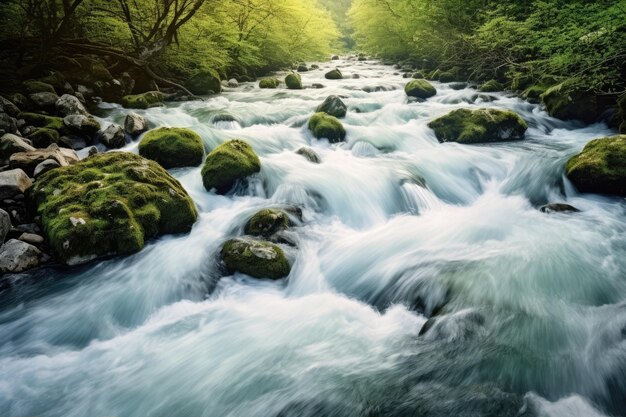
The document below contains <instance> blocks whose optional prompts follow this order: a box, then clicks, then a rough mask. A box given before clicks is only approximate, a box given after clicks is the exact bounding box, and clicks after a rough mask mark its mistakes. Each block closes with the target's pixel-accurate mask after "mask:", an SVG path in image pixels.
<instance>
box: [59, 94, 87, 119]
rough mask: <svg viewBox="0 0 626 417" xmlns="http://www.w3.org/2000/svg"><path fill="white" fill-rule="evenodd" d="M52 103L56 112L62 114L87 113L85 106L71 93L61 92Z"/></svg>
mask: <svg viewBox="0 0 626 417" xmlns="http://www.w3.org/2000/svg"><path fill="white" fill-rule="evenodd" d="M54 105H55V107H56V110H57V113H59V114H61V115H62V116H69V115H70V114H83V115H88V114H89V113H88V112H87V110H86V109H85V106H83V103H81V102H80V100H79V99H78V98H77V97H76V96H73V95H71V94H63V95H62V96H61V97H60V98H59V99H58V100H57V101H56V103H55V104H54Z"/></svg>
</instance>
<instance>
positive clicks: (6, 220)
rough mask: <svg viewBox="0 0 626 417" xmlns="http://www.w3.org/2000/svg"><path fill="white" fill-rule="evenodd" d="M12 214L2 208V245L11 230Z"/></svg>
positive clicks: (0, 233) (0, 234) (0, 238)
mask: <svg viewBox="0 0 626 417" xmlns="http://www.w3.org/2000/svg"><path fill="white" fill-rule="evenodd" d="M11 227H13V226H12V225H11V216H9V213H7V212H6V211H4V210H2V209H0V245H2V243H4V239H6V238H7V233H9V231H10V230H11Z"/></svg>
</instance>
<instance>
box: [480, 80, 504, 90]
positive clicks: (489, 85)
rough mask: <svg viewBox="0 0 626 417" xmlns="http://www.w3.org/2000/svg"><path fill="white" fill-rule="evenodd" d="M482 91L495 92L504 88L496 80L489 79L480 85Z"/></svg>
mask: <svg viewBox="0 0 626 417" xmlns="http://www.w3.org/2000/svg"><path fill="white" fill-rule="evenodd" d="M479 90H480V91H482V92H483V93H495V92H498V91H502V90H504V86H503V85H502V84H501V83H499V82H498V81H496V80H489V81H487V82H486V83H484V84H483V85H481V86H480V89H479Z"/></svg>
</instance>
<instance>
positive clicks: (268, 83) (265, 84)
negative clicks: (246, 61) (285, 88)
mask: <svg viewBox="0 0 626 417" xmlns="http://www.w3.org/2000/svg"><path fill="white" fill-rule="evenodd" d="M279 85H280V81H279V80H278V79H277V78H263V79H262V80H261V81H259V88H278V86H279Z"/></svg>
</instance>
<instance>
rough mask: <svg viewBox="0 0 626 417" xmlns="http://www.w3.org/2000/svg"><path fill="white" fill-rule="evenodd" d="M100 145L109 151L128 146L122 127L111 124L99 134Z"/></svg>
mask: <svg viewBox="0 0 626 417" xmlns="http://www.w3.org/2000/svg"><path fill="white" fill-rule="evenodd" d="M98 139H99V140H100V143H102V144H103V145H104V146H106V147H107V148H109V149H118V148H121V147H123V146H124V145H126V135H125V134H124V129H123V128H122V126H120V125H116V124H110V125H109V126H107V128H106V129H104V130H103V131H102V132H100V133H99V134H98Z"/></svg>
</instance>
